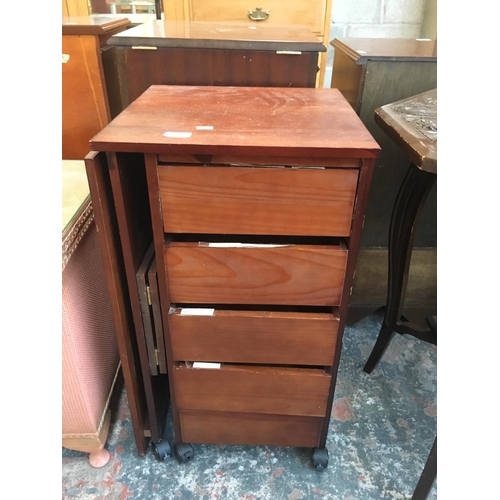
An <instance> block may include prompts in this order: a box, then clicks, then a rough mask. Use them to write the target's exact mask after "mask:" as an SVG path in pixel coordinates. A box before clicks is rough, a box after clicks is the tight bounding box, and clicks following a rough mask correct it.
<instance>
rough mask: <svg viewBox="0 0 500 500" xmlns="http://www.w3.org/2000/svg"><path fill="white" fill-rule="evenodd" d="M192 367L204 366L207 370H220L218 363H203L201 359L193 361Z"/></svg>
mask: <svg viewBox="0 0 500 500" xmlns="http://www.w3.org/2000/svg"><path fill="white" fill-rule="evenodd" d="M193 368H205V369H208V370H220V363H203V362H201V361H195V362H194V363H193Z"/></svg>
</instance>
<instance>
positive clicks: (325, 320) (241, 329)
mask: <svg viewBox="0 0 500 500" xmlns="http://www.w3.org/2000/svg"><path fill="white" fill-rule="evenodd" d="M197 311H198V310H197V309H194V310H192V311H190V309H189V308H183V309H175V310H172V311H171V313H170V314H169V316H168V322H169V331H170V339H171V342H172V350H173V356H174V361H186V360H187V361H212V362H224V363H255V364H285V365H316V366H321V365H325V366H330V365H332V364H333V356H334V353H335V343H336V340H337V331H338V327H339V315H338V311H337V310H335V311H334V313H332V314H327V313H309V312H308V313H303V312H281V311H243V310H237V311H235V310H223V309H216V310H214V312H213V314H211V315H206V316H200V315H196V313H197Z"/></svg>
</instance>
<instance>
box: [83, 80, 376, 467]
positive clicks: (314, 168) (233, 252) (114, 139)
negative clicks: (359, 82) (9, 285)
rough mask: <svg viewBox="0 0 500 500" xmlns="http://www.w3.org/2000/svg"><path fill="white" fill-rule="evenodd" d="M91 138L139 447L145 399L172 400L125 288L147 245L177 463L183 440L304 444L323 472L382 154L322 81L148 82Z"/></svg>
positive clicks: (134, 294)
mask: <svg viewBox="0 0 500 500" xmlns="http://www.w3.org/2000/svg"><path fill="white" fill-rule="evenodd" d="M90 145H91V148H92V149H93V150H94V151H95V152H94V153H92V154H90V155H88V156H87V159H86V167H87V172H88V175H89V179H90V191H91V195H92V199H93V203H94V210H95V213H96V222H97V225H98V227H99V235H100V237H101V245H102V248H103V254H104V260H105V262H106V266H105V267H106V269H107V271H108V272H107V278H108V283H109V288H110V291H111V295H112V297H113V306H114V314H115V323H116V325H117V331H118V337H119V344H120V346H121V351H120V352H121V353H122V352H123V353H125V354H126V355H123V358H124V359H125V366H124V373H125V375H126V376H125V383H126V386H127V393H128V395H129V401H130V402H131V407H133V408H134V412H133V423H134V429H137V430H138V432H137V434H136V436H138V437H139V446H143V441H142V440H143V438H144V435H143V434H142V435H141V432H142V431H143V429H144V428H145V422H144V415H145V414H146V415H147V414H149V415H151V414H154V413H152V412H151V409H148V410H147V411H146V410H145V409H144V408H143V401H145V402H146V404H147V405H148V407H150V406H154V405H156V406H160V405H162V404H164V402H165V399H166V398H167V394H168V387H165V386H164V387H161V386H160V385H156V386H154V384H155V383H156V382H157V381H158V380H160V379H158V376H157V377H152V376H151V375H150V367H149V366H148V363H147V356H146V353H145V352H146V346H145V343H144V332H143V328H142V324H141V312H140V296H139V290H138V288H137V283H136V275H137V270H138V269H139V267H140V266H141V263H142V262H143V261H144V256H145V254H146V253H147V252H148V251H149V248H150V242H151V240H153V241H154V251H155V257H156V264H157V272H158V288H159V291H160V300H161V312H162V318H163V322H162V323H163V328H164V340H165V347H166V354H167V367H168V379H169V386H170V396H171V401H172V413H173V424H174V430H175V451H176V455H177V458H178V459H179V460H180V461H186V460H189V459H190V458H191V457H192V451H193V450H192V448H191V447H190V446H191V443H225V444H251V445H258V444H263V445H265V444H268V445H279V446H304V447H312V448H315V452H314V454H313V463H314V465H315V466H316V467H317V468H324V467H326V465H327V463H328V454H327V451H326V448H325V443H326V437H327V432H328V425H329V421H330V412H331V406H332V402H333V395H334V388H335V382H336V376H337V369H338V363H339V357H340V352H341V344H342V336H343V331H344V326H345V319H346V313H347V305H348V301H349V296H350V287H351V284H352V278H353V273H354V268H355V265H356V257H357V252H358V247H359V240H360V236H361V230H362V222H363V216H364V207H365V205H366V200H367V197H368V192H369V186H370V181H371V176H372V173H373V165H374V162H375V158H376V157H377V155H378V153H379V147H378V145H377V143H376V142H375V141H374V140H373V138H372V137H371V135H370V134H369V133H368V132H367V130H366V128H365V127H364V125H363V124H362V123H361V121H360V120H359V117H358V116H357V115H356V114H355V113H354V111H353V110H352V108H351V107H350V106H349V104H348V103H347V101H345V99H344V98H343V97H342V95H341V94H340V92H338V91H335V90H331V89H313V88H309V89H307V88H302V89H290V88H274V87H265V88H263V87H214V86H188V87H186V86H157V85H153V86H151V87H150V88H149V89H148V90H146V91H145V92H144V93H143V94H142V95H141V96H140V97H139V98H137V99H136V100H135V101H134V102H133V103H132V104H130V105H129V106H128V107H127V109H126V110H124V111H123V113H121V114H120V115H119V116H118V117H117V118H116V119H115V120H113V121H112V122H111V123H110V124H109V125H108V126H107V127H105V128H104V129H103V130H102V131H101V132H99V133H98V134H97V135H96V136H95V137H94V138H93V139H92V140H91V143H90ZM134 328H135V332H134V331H133V330H134ZM207 332H209V334H207ZM123 358H122V359H123ZM195 362H196V363H198V362H201V363H209V365H210V366H206V365H202V366H200V367H197V366H195V365H194V363H195ZM191 363H193V365H191ZM214 364H215V365H214ZM134 370H135V371H134ZM139 378H140V379H141V380H142V384H143V387H145V388H146V392H147V391H149V395H148V394H147V393H146V395H145V398H144V399H142V397H143V394H141V391H140V389H141V383H139V382H138V379H139ZM140 418H143V420H142V421H136V420H135V419H140ZM149 423H150V424H151V423H152V422H151V421H150V422H149ZM141 430H142V431H141ZM152 437H153V440H154V439H155V437H154V436H152ZM142 449H143V450H144V448H142ZM139 454H141V452H139Z"/></svg>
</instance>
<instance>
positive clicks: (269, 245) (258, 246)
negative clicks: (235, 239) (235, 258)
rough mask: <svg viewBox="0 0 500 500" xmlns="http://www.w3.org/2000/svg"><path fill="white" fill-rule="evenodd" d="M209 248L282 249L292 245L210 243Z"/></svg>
mask: <svg viewBox="0 0 500 500" xmlns="http://www.w3.org/2000/svg"><path fill="white" fill-rule="evenodd" d="M208 246H209V247H215V248H280V247H289V246H292V245H272V244H268V243H209V244H208Z"/></svg>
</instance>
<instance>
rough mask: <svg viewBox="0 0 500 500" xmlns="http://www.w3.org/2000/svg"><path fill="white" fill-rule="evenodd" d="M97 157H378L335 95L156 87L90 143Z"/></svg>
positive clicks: (292, 90) (303, 90)
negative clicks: (98, 153)
mask: <svg viewBox="0 0 500 500" xmlns="http://www.w3.org/2000/svg"><path fill="white" fill-rule="evenodd" d="M90 147H91V149H92V150H94V151H118V152H142V153H158V154H161V153H168V154H183V153H191V154H206V155H210V154H218V153H221V152H228V151H230V152H231V153H232V154H245V155H255V156H280V155H284V154H286V156H290V155H294V156H300V157H310V158H324V157H337V158H349V157H355V158H375V157H376V156H377V155H378V153H379V149H380V148H379V146H378V144H377V143H376V142H375V140H374V139H373V137H372V136H371V134H370V133H369V132H368V130H367V129H366V127H365V126H364V124H363V123H362V122H361V120H360V119H359V117H358V116H357V115H356V113H355V112H354V111H353V109H352V107H351V106H350V105H349V104H348V102H347V101H346V100H345V98H344V97H343V96H342V94H341V93H340V92H339V91H338V90H336V89H311V88H300V89H298V88H266V87H190V86H186V87H184V86H160V85H153V86H151V87H150V88H149V89H148V90H147V91H146V92H144V93H143V94H142V95H141V96H140V97H139V98H138V99H136V100H135V101H134V102H133V103H132V104H130V105H129V106H128V107H127V109H125V110H124V111H123V112H122V113H121V114H120V115H118V116H117V117H116V118H115V119H114V120H113V121H112V122H111V123H110V124H108V125H107V126H106V127H105V128H104V129H103V130H101V131H100V132H99V133H98V134H97V135H96V136H94V137H93V139H91V141H90Z"/></svg>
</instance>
